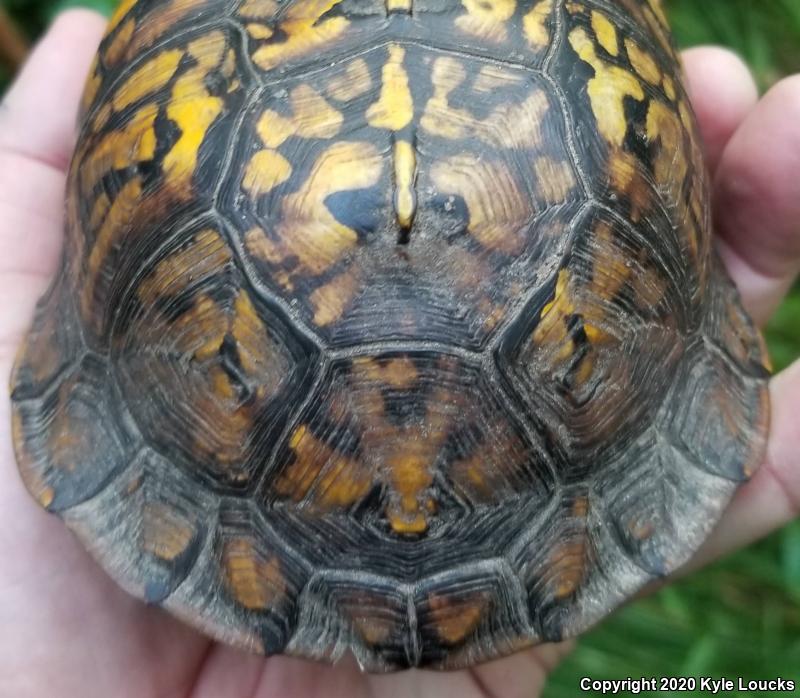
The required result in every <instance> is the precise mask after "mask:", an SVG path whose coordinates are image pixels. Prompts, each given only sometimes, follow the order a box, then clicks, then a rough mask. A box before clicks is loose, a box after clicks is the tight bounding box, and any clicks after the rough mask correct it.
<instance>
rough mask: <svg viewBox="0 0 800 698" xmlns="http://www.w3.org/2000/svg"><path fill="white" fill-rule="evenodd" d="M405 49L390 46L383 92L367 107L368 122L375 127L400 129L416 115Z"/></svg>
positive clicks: (383, 72) (382, 87) (385, 66)
mask: <svg viewBox="0 0 800 698" xmlns="http://www.w3.org/2000/svg"><path fill="white" fill-rule="evenodd" d="M404 57H405V50H404V49H403V48H402V47H401V46H398V45H397V44H391V45H390V46H389V60H387V61H386V63H385V64H384V66H383V71H382V75H381V78H382V84H381V94H380V97H379V98H378V101H377V102H375V103H374V104H372V105H371V106H370V107H369V109H367V123H368V124H369V125H370V126H373V127H374V128H387V129H390V130H392V131H399V130H400V129H402V128H404V127H405V126H408V124H410V123H411V119H412V118H413V117H414V102H413V100H412V98H411V90H410V89H409V88H408V73H406V71H405V68H404V67H403V58H404Z"/></svg>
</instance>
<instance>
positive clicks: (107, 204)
mask: <svg viewBox="0 0 800 698" xmlns="http://www.w3.org/2000/svg"><path fill="white" fill-rule="evenodd" d="M110 208H111V199H109V198H108V194H107V193H106V192H101V193H100V194H99V195H98V197H97V198H96V199H95V200H94V204H92V212H91V214H89V228H90V229H91V230H93V231H94V230H97V228H98V227H99V226H101V225H102V224H103V220H104V219H105V217H106V214H107V213H108V209H110Z"/></svg>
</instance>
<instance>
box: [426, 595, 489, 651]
mask: <svg viewBox="0 0 800 698" xmlns="http://www.w3.org/2000/svg"><path fill="white" fill-rule="evenodd" d="M428 605H429V607H430V609H431V616H433V622H434V624H435V626H434V627H435V629H436V634H437V635H438V636H439V638H440V639H441V640H442V642H444V643H445V644H448V645H457V644H458V643H460V642H463V641H464V639H466V638H467V636H469V635H470V634H471V633H473V632H474V631H475V629H476V628H477V627H478V625H479V623H480V622H481V619H482V618H483V617H484V614H485V613H486V610H487V608H488V606H489V596H488V595H487V594H486V593H478V594H471V595H469V596H468V597H467V598H450V597H448V596H445V595H439V594H430V595H429V596H428Z"/></svg>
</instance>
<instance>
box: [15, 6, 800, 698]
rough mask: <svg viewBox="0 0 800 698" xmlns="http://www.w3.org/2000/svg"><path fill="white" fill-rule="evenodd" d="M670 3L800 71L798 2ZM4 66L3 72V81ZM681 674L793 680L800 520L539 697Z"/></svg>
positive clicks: (686, 17) (799, 339)
mask: <svg viewBox="0 0 800 698" xmlns="http://www.w3.org/2000/svg"><path fill="white" fill-rule="evenodd" d="M115 4H116V2H115V0H0V7H5V9H6V10H7V12H8V14H9V15H10V16H11V17H12V18H13V19H14V21H15V22H17V24H18V25H19V27H20V28H21V29H22V31H23V32H24V33H25V34H26V35H27V36H28V37H30V38H35V37H36V36H38V34H39V33H40V32H41V31H42V30H43V28H44V27H45V26H46V25H47V23H48V22H49V21H50V19H51V18H52V17H53V16H54V15H55V14H56V13H58V12H59V11H61V10H63V9H64V8H66V7H70V6H75V5H83V6H90V7H94V8H95V9H98V10H100V11H101V12H104V13H106V14H108V13H109V12H110V11H111V10H112V8H113V7H114V5H115ZM667 7H668V10H669V11H670V14H671V17H672V22H673V25H674V28H675V32H676V34H677V37H678V41H679V43H680V44H681V45H682V46H693V45H696V44H707V43H716V44H724V45H727V46H730V47H732V48H734V49H735V50H736V51H738V52H739V53H740V54H741V55H742V56H743V57H744V58H745V60H747V62H748V63H749V64H750V66H751V67H752V69H753V72H754V73H755V75H756V78H757V81H758V83H759V86H760V87H761V89H762V90H765V89H768V88H769V86H770V85H771V84H773V83H774V82H776V81H777V80H779V79H780V78H781V77H782V76H784V75H787V74H789V73H792V72H799V71H800V0H667ZM0 70H2V69H0ZM9 72H10V71H9V70H8V69H5V73H2V72H0V89H2V85H3V83H4V82H5V81H7V80H8V79H9V77H10V76H9ZM798 128H800V124H798ZM768 341H769V345H770V350H771V352H772V356H773V359H774V362H775V364H776V369H778V370H779V369H781V368H783V367H784V366H786V365H788V363H790V362H791V361H792V360H793V359H794V358H796V357H797V356H798V355H800V288H795V289H794V291H793V292H792V294H791V295H790V297H789V298H788V299H787V301H786V302H785V303H784V305H783V307H782V308H781V309H780V311H779V312H778V313H777V315H776V316H775V318H774V319H773V321H772V323H771V324H770V327H769V329H768ZM680 675H683V676H697V677H699V676H715V677H720V676H726V677H731V678H734V677H737V676H743V677H745V678H747V679H758V678H772V677H776V676H781V677H783V678H791V679H794V680H795V681H796V682H797V684H798V686H800V522H796V523H794V524H792V525H790V526H788V527H787V528H785V529H784V530H782V531H780V532H779V533H777V534H775V535H773V536H771V537H770V538H768V539H767V540H765V541H763V542H761V543H759V544H757V545H754V546H751V547H749V548H748V549H746V550H743V551H741V552H739V553H736V554H735V555H732V556H730V557H728V558H727V559H725V560H723V561H720V562H718V563H716V564H714V565H712V566H711V567H709V568H707V569H705V570H703V571H701V572H699V573H696V574H693V575H691V576H690V577H689V578H687V579H685V580H682V581H680V582H679V583H677V584H674V585H672V586H670V587H668V588H666V589H664V590H662V591H661V592H659V593H658V594H655V595H654V596H652V597H650V598H648V599H644V600H641V601H638V602H636V603H634V604H631V605H629V606H628V607H627V608H626V609H625V610H623V611H622V612H621V613H618V614H617V615H615V616H614V617H613V618H611V619H610V620H608V621H607V622H605V623H603V624H602V625H601V626H600V627H599V628H597V629H596V630H595V631H593V632H591V633H589V634H588V635H586V636H585V637H584V638H582V639H581V641H580V643H579V645H578V649H577V651H576V652H575V653H574V654H573V655H572V656H571V657H570V658H569V659H568V660H567V661H566V662H565V663H564V664H562V665H561V667H560V668H559V669H558V670H557V671H556V673H555V674H554V676H553V677H552V679H551V680H550V682H549V684H548V687H547V690H546V692H545V696H546V697H547V698H557V697H558V698H561V697H562V696H568V697H570V698H572V697H574V696H576V695H578V678H579V677H581V676H591V677H592V678H596V679H604V678H605V679H620V678H624V677H628V676H632V677H639V676H680ZM642 695H645V696H647V695H653V696H655V695H665V694H663V693H662V694H655V693H653V694H649V693H643V694H642ZM680 695H687V694H686V693H682V694H680ZM697 695H700V694H699V693H698V694H697ZM726 695H738V694H737V693H735V692H734V693H728V694H726ZM753 695H757V694H752V693H751V694H748V696H753Z"/></svg>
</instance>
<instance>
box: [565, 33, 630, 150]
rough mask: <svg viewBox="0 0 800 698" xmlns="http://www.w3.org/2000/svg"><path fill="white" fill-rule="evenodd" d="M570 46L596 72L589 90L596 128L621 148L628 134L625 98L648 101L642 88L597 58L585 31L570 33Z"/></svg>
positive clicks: (622, 71) (590, 81)
mask: <svg viewBox="0 0 800 698" xmlns="http://www.w3.org/2000/svg"><path fill="white" fill-rule="evenodd" d="M569 43H570V44H571V46H572V48H573V49H574V50H575V52H576V53H577V54H578V56H579V57H580V58H581V60H582V61H584V62H585V63H588V64H589V65H590V66H592V68H594V71H595V76H594V77H593V78H591V79H590V80H589V83H588V87H587V90H588V93H589V100H590V102H591V106H592V111H593V112H594V115H595V118H596V119H597V128H598V130H599V131H600V133H601V134H602V135H603V137H604V138H605V139H606V140H607V141H608V142H609V143H610V144H612V145H615V146H618V147H621V146H622V144H623V142H624V140H625V134H626V133H627V131H628V120H627V118H626V116H625V106H624V99H625V97H632V98H633V99H636V100H638V101H642V100H643V99H644V98H645V94H644V90H643V89H642V85H641V83H640V82H639V80H638V79H637V78H636V77H635V76H634V75H632V74H631V73H628V72H627V71H625V70H623V69H622V68H618V67H616V66H613V65H609V64H607V63H606V62H605V61H603V60H601V59H600V58H598V56H597V52H596V51H595V47H594V44H593V43H592V41H591V39H589V37H588V35H587V34H586V31H585V30H584V29H582V28H577V29H573V30H572V31H571V32H570V34H569Z"/></svg>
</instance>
